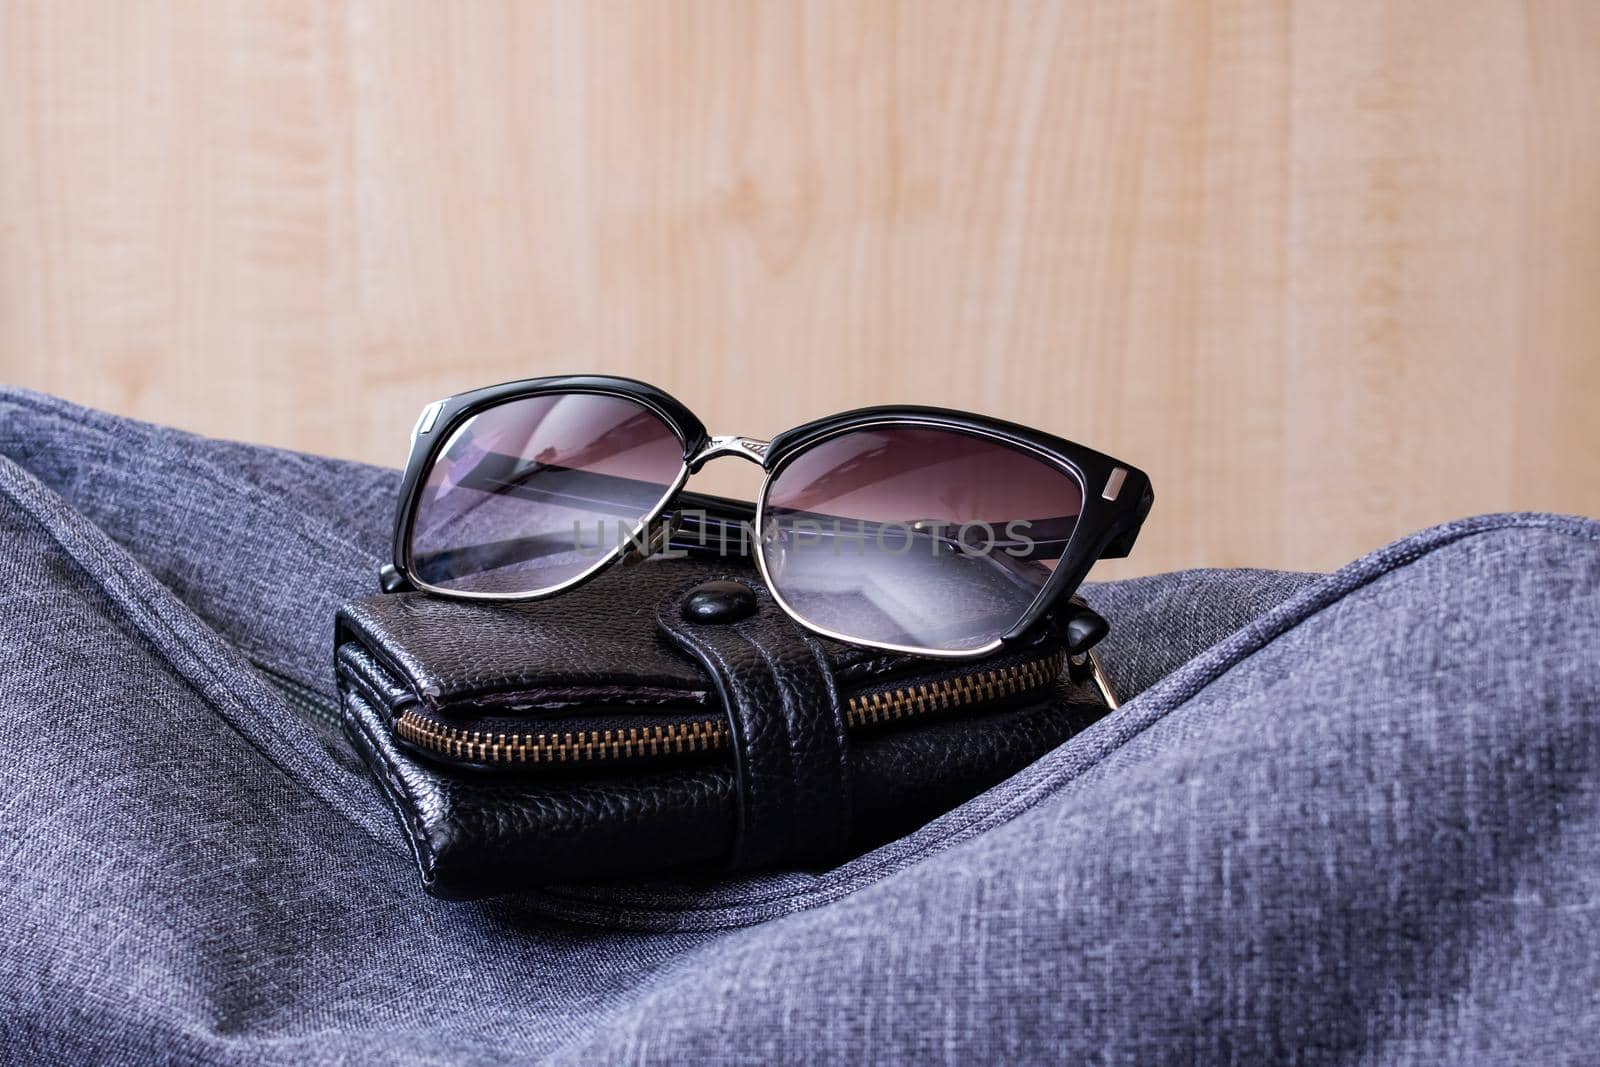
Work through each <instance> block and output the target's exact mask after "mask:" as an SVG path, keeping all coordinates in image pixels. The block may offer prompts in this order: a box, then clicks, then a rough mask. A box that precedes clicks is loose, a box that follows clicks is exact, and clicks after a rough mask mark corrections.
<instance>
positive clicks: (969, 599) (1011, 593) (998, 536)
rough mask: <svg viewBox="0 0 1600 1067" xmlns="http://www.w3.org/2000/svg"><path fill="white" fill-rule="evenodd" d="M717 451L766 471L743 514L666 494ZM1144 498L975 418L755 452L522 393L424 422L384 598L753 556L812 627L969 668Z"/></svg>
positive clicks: (852, 417) (635, 414) (910, 423)
mask: <svg viewBox="0 0 1600 1067" xmlns="http://www.w3.org/2000/svg"><path fill="white" fill-rule="evenodd" d="M722 456H737V457H739V458H741V459H744V460H748V461H750V462H752V463H755V464H758V465H759V466H760V467H761V468H762V469H763V470H765V471H766V480H765V482H764V483H763V484H762V487H761V492H760V494H759V496H758V497H757V500H756V503H755V508H754V511H753V513H752V512H751V511H750V509H749V505H748V504H742V503H741V502H738V501H732V500H728V499H725V498H719V497H710V496H703V495H699V494H693V493H686V492H683V486H684V483H685V482H686V481H687V480H688V478H689V475H690V474H692V473H694V472H695V471H698V470H699V469H700V468H701V467H702V466H703V465H704V464H706V463H707V462H709V461H710V460H712V459H716V458H719V457H722ZM1153 499H1154V496H1153V494H1152V493H1151V490H1150V482H1149V479H1147V478H1146V477H1145V475H1144V474H1143V473H1142V472H1141V471H1139V470H1137V469H1136V468H1134V467H1132V466H1129V465H1128V464H1126V463H1123V462H1121V461H1119V460H1115V459H1112V458H1111V457H1109V456H1105V455H1102V454H1101V453H1099V452H1095V451H1093V450H1091V449H1088V448H1084V447H1083V446H1082V445H1076V444H1073V443H1072V442H1070V441H1064V440H1062V439H1061V438H1059V437H1052V436H1050V435H1049V434H1044V433H1040V432H1038V431H1036V430H1031V429H1028V428H1027V427H1023V426H1018V425H1015V424H1013V423H1008V422H1001V421H999V420H997V419H990V418H985V417H983V416H980V415H970V414H965V413H962V412H956V411H946V410H943V409H939V408H925V407H875V408H864V409H861V410H859V411H851V412H846V413H845V414H841V415H834V416H830V417H828V418H825V419H819V420H817V421H815V422H809V423H806V424H805V425H803V426H799V427H796V428H795V429H792V430H786V431H784V432H783V433H781V434H779V435H778V436H777V437H774V438H773V439H772V440H771V441H758V440H753V439H751V438H747V437H722V436H712V435H709V434H707V433H706V430H705V427H704V426H703V425H701V423H700V421H699V420H698V419H697V418H695V416H694V415H693V414H692V413H691V412H690V411H689V410H688V409H687V408H685V407H684V406H683V405H682V404H680V403H679V402H678V401H676V400H674V399H673V398H672V397H670V396H668V395H667V394H666V393H664V392H662V391H661V390H659V389H656V388H654V387H653V386H650V385H646V384H645V383H643V382H636V381H632V380H630V379H627V378H611V377H601V376H579V377H556V378H533V379H529V380H526V381H520V382H510V383H507V384H505V385H497V386H491V387H489V388H486V389H478V390H474V391H473V392H469V393H461V394H459V395H457V396H452V397H450V398H448V399H446V400H440V401H437V402H435V403H432V404H429V405H428V406H427V407H426V408H425V409H424V410H423V412H422V416H421V418H420V419H419V420H418V421H417V425H416V428H415V429H414V430H413V432H412V437H411V455H410V458H409V460H408V461H407V463H406V470H405V478H404V480H403V482H402V485H401V494H400V506H399V509H398V513H397V515H396V518H395V530H394V562H393V566H392V567H385V568H384V587H385V588H386V589H388V590H391V591H393V590H397V589H404V588H414V589H419V590H424V591H426V592H429V593H434V594H437V595H439V596H443V597H455V598H460V599H467V600H512V601H523V600H537V599H541V598H544V597H550V596H554V595H556V594H558V593H561V592H564V591H566V590H568V589H571V588H573V587H574V586H576V585H578V584H580V583H581V582H584V581H586V580H588V579H590V578H592V577H594V576H595V575H596V574H598V573H600V571H602V570H604V569H605V568H607V567H608V566H610V565H611V564H613V563H617V562H619V561H621V562H622V563H624V564H628V563H631V562H636V561H638V560H640V559H644V558H647V557H649V556H652V555H655V554H657V553H660V552H663V551H666V552H669V553H673V552H676V553H694V554H698V553H716V554H730V553H738V554H751V555H754V557H755V561H756V564H757V566H758V567H759V568H760V571H761V575H762V577H763V579H764V580H765V582H766V584H767V588H768V589H769V590H770V592H771V593H772V597H773V599H774V600H775V601H776V602H777V604H778V606H779V607H780V608H782V609H783V610H784V611H785V612H786V613H787V614H788V615H789V616H790V617H791V618H793V619H794V620H795V621H796V622H797V623H799V624H800V625H801V626H804V627H806V628H807V629H808V630H811V631H813V632H815V633H818V634H822V635H823V636H826V637H831V638H834V639H836V640H840V641H845V642H849V643H851V644H855V645H862V646H866V647H869V648H878V649H886V650H889V651H894V652H904V653H911V654H916V655H925V656H941V657H948V658H955V659H960V658H974V657H978V656H983V655H987V654H988V653H991V652H993V651H995V650H996V649H998V648H1000V647H1001V646H1003V645H1005V644H1007V643H1010V642H1014V641H1018V640H1022V639H1023V638H1024V637H1025V636H1026V635H1028V634H1029V633H1030V632H1031V631H1032V629H1033V627H1034V626H1035V625H1036V624H1038V623H1040V622H1041V620H1044V619H1046V618H1049V617H1050V616H1051V613H1052V611H1053V610H1054V609H1055V608H1056V607H1057V606H1058V605H1063V604H1066V603H1067V602H1068V600H1069V599H1070V598H1071V596H1072V594H1073V593H1074V592H1075V591H1076V590H1077V588H1078V585H1079V583H1081V582H1082V581H1083V578H1084V575H1085V574H1086V573H1087V572H1088V570H1089V568H1090V566H1091V565H1092V564H1093V563H1094V561H1095V560H1097V559H1110V558H1120V557H1122V556H1126V555H1127V554H1128V552H1129V550H1130V549H1132V547H1133V542H1134V539H1135V538H1136V537H1137V536H1138V533H1139V527H1140V525H1141V524H1142V523H1143V521H1144V518H1145V515H1146V514H1148V513H1149V511H1150V505H1151V502H1152V500H1153Z"/></svg>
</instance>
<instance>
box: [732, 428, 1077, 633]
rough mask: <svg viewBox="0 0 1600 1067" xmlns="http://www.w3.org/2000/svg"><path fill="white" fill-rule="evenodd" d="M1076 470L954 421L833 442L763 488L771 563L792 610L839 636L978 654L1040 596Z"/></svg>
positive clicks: (1055, 557) (1073, 495) (1060, 547)
mask: <svg viewBox="0 0 1600 1067" xmlns="http://www.w3.org/2000/svg"><path fill="white" fill-rule="evenodd" d="M1082 506H1083V494H1082V491H1081V489H1080V488H1079V485H1078V481H1077V479H1076V478H1074V477H1073V476H1072V475H1071V474H1068V473H1067V472H1066V471H1064V470H1061V469H1060V468H1058V467H1056V466H1055V465H1053V464H1051V463H1048V462H1046V461H1045V460H1043V459H1040V458H1038V457H1037V456H1035V455H1034V454H1033V453H1031V452H1026V451H1023V450H1021V449H1019V448H1014V447H1012V446H1010V445H1006V444H1002V443H1001V442H999V441H995V440H992V439H990V438H987V437H978V436H974V435H971V434H966V433H961V432H958V431H955V430H937V429H923V428H915V427H905V426H900V427H877V428H872V429H863V430H855V431H851V432H848V433H844V434H840V435H839V436H837V437H832V438H829V439H827V440H825V441H822V442H821V443H819V444H817V445H816V446H814V447H813V448H810V449H808V450H807V451H805V452H804V453H802V454H801V455H799V456H797V457H796V458H794V459H792V460H790V461H789V462H787V463H786V464H785V465H784V466H783V467H782V469H781V470H780V471H779V472H778V474H777V476H776V477H775V478H773V479H772V481H771V483H770V484H769V485H768V487H767V492H766V497H765V504H764V508H763V513H762V530H761V543H762V553H763V559H764V561H765V562H766V565H767V571H768V574H769V577H770V578H771V580H772V585H773V588H774V590H775V591H776V592H777V594H778V595H779V596H780V597H781V598H782V599H783V601H784V603H785V604H787V605H788V606H789V608H790V610H792V611H793V612H794V613H795V614H797V615H798V616H800V617H801V618H803V619H805V620H806V621H807V622H809V623H811V624H812V625H815V626H819V627H821V628H823V629H825V630H829V631H832V632H833V633H836V634H839V635H840V636H842V637H846V638H850V639H854V640H858V641H872V642H876V643H879V644H887V645H899V646H902V647H907V648H916V649H926V650H928V651H945V652H960V651H970V650H972V649H977V648H981V647H983V646H984V645H987V644H990V643H991V642H993V641H995V640H997V639H998V638H999V637H1001V636H1002V635H1003V634H1004V633H1005V632H1006V631H1007V630H1009V629H1011V627H1012V626H1014V625H1015V624H1016V623H1017V622H1018V621H1019V620H1021V618H1022V617H1023V615H1025V614H1026V613H1027V610H1028V608H1029V607H1030V606H1031V605H1032V604H1033V602H1034V601H1035V600H1036V599H1037V598H1038V596H1039V591H1040V589H1041V588H1042V587H1043V586H1044V584H1045V581H1046V580H1047V579H1049V577H1050V575H1051V573H1052V572H1053V571H1054V569H1055V565H1056V563H1057V562H1058V561H1059V560H1060V558H1061V555H1062V552H1063V551H1064V549H1065V547H1066V544H1067V541H1068V540H1069V539H1070V538H1071V536H1072V531H1073V529H1074V528H1075V527H1076V525H1077V521H1078V513H1079V511H1080V510H1081V509H1082Z"/></svg>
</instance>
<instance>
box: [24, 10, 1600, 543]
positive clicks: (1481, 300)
mask: <svg viewBox="0 0 1600 1067" xmlns="http://www.w3.org/2000/svg"><path fill="white" fill-rule="evenodd" d="M581 370H601V371H611V372H622V373H628V374H633V375H637V376H640V377H644V378H647V379H650V380H652V381H654V382H656V383H658V384H660V385H663V386H665V387H667V388H668V389H669V390H671V391H673V392H675V393H676V394H678V395H679V396H680V397H681V398H682V399H684V400H685V401H686V402H688V403H690V404H691V405H692V406H693V407H695V408H696V409H697V410H698V411H700V412H701V413H702V414H703V415H704V416H705V419H706V421H707V423H708V424H709V425H710V426H711V427H712V428H713V430H714V431H718V432H741V433H746V434H750V435H758V436H766V435H769V434H771V433H773V432H775V431H777V430H778V429H780V428H782V427H784V426H786V425H790V424H792V423H795V422H798V421H800V420H803V419H805V418H808V417H811V416H814V415H818V414H822V413H826V412H829V411H833V410H837V409H841V408H844V407H848V406H854V405H860V404H867V403H878V402H889V401H915V402H930V403H938V404H945V405H949V406H960V407H970V408H975V409H979V410H984V411H988V412H992V413H996V414H1001V415H1005V416H1009V417H1011V418H1015V419H1019V420H1022V421H1026V422H1033V423H1037V424H1039V425H1041V426H1045V427H1049V428H1051V429H1054V430H1056V431H1058V432H1060V433H1063V434H1065V435H1066V436H1069V437H1073V438H1076V439H1078V440H1081V441H1083V442H1085V443H1089V444H1093V445H1095V446H1098V447H1100V448H1102V449H1104V450H1107V451H1110V452H1113V453H1115V454H1117V455H1120V456H1122V457H1125V458H1127V459H1129V460H1132V461H1134V462H1136V463H1140V464H1141V465H1143V466H1145V467H1146V468H1147V469H1148V470H1149V471H1150V473H1151V475H1152V477H1153V479H1154V481H1155V485H1156V489H1157V496H1158V500H1157V505H1156V511H1155V512H1154V514H1153V516H1152V520H1151V523H1150V525H1149V526H1148V527H1147V530H1146V534H1145V537H1144V539H1143V540H1142V541H1141V543H1140V547H1139V553H1138V556H1137V558H1136V559H1134V560H1133V561H1131V562H1130V563H1128V564H1124V565H1118V566H1117V567H1113V568H1110V569H1109V570H1108V571H1106V572H1104V573H1122V574H1127V573H1138V572H1147V571H1153V570H1161V569H1167V568H1174V567H1184V566H1194V565H1235V564H1250V565H1260V566H1279V567H1305V568H1322V567H1330V566H1334V565H1336V564H1338V563H1340V562H1343V561H1344V560H1346V559H1348V558H1350V557H1352V556H1354V555H1356V554H1358V553H1360V552H1362V551H1365V550H1367V549H1370V548H1372V547H1375V546H1377V545H1379V544H1381V543H1383V542H1385V541H1387V540H1389V539H1391V538H1393V537H1396V536H1398V535H1401V534H1403V533H1406V532H1408V531H1410V530H1412V529H1415V528H1417V527H1419V526H1422V525H1425V524H1428V523H1432V522H1435V521H1438V520H1441V519H1446V518H1449V517H1453V516H1457V515H1461V514H1465V513H1471V512H1479V511H1488V510H1497V509H1505V508H1548V509H1559V510H1566V511H1578V512H1587V513H1590V514H1595V513H1600V4H1597V3H1594V2H1591V0H1571V2H1567V3H1560V2H1532V3H1511V2H1487V0H1486V2H1476V0H1440V2H1433V3H1413V2H1407V3H1393V2H1389V0H1359V2H1354V0H1326V2H1317V3H1310V2H1307V3H1271V2H1259V3H1244V2H1233V3H1229V2H1215V3H1201V2H1183V3H1179V2H1167V3H1157V2H1138V3H1122V2H1104V3H1076V2H1072V3H1067V2H1063V3H1023V2H1016V3H998V2H991V3H976V2H940V0H908V2H906V3H899V4H895V3H860V2H855V0H848V2H846V0H841V2H828V3H823V2H806V3H800V2H794V3H778V2H751V3H710V2H703V3H702V2H684V3H661V2H649V3H643V2H641V3H636V4H619V3H582V2H579V0H569V2H549V3H523V2H513V0H457V2H451V3H444V2H430V3H424V2H420V0H388V2H382V0H349V2H326V0H275V2H242V0H188V2H178V0H172V2H167V0H159V2H158V0H130V2H112V0H104V2H99V3H91V2H83V0H0V379H4V380H5V381H9V382H13V383H21V384H25V385H28V386H33V387H36V388H40V389H45V390H49V391H52V392H56V393H60V394H64V395H66V396H68V397H71V398H73V399H76V400H80V401H84V402H87V403H91V404H96V405H100V406H104V407H107V408H111V409H113V410H116V411H121V412H126V413H130V414H134V415H138V416H141V417H145V418H150V419H156V420H161V421H164V422H171V423H176V424H178V425H181V426H186V427H190V428H193V429H196V430H200V431H204V432H206V433H212V434H223V435H228V436H234V437H241V438H247V439H252V440H258V441H265V442H271V443H274V444H280V445H289V446H293V447H297V448H304V449H311V450H315V451H319V452H327V453H333V454H337V455H343V456H351V457H359V458H361V459H366V460H372V461H375V462H387V463H398V462H399V461H400V460H401V459H402V457H403V448H402V444H403V440H404V437H405V434H406V431H407V430H408V429H409V427H410V425H411V422H412V420H413V418H414V416H415V414H416V412H417V410H418V409H419V408H420V407H421V406H422V405H423V403H425V402H426V401H428V400H430V399H432V398H434V397H436V396H439V395H443V394H445V393H448V392H452V391H456V390H459V389H463V388H467V387H471V386H475V385H480V384H485V383H488V382H491V381H497V380H501V379H506V378H512V377H523V376H528V375H534V374H542V373H550V372H557V371H581ZM745 466H746V465H743V464H735V465H733V467H734V470H733V471H732V472H729V473H724V474H723V475H721V476H719V478H718V479H716V480H714V481H713V482H712V483H711V484H710V485H708V486H707V487H708V488H713V489H722V490H724V491H727V490H730V489H732V490H736V491H737V490H741V489H751V488H753V485H750V484H747V483H745V482H744V481H742V480H741V479H743V478H746V477H748V476H749V474H753V473H754V470H753V468H751V469H750V471H749V472H748V474H747V473H745V472H743V470H742V468H743V467H745Z"/></svg>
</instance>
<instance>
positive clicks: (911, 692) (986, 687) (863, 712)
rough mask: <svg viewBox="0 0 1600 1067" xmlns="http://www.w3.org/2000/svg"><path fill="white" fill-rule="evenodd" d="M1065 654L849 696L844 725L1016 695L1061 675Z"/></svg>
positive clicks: (860, 723) (863, 723)
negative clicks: (957, 676)
mask: <svg viewBox="0 0 1600 1067" xmlns="http://www.w3.org/2000/svg"><path fill="white" fill-rule="evenodd" d="M1064 656H1065V653H1064V652H1055V653H1052V654H1050V655H1048V656H1045V657H1044V658H1042V659H1034V660H1028V661H1027V662H1026V663H1014V664H1012V665H1011V666H1009V667H995V668H992V669H990V670H987V671H983V672H981V673H979V674H969V675H965V676H963V677H961V678H945V679H943V680H941V681H937V682H926V683H923V684H922V685H916V686H906V687H904V688H901V689H890V690H888V691H886V692H878V693H862V694H860V695H857V696H853V697H851V698H850V703H849V706H848V707H847V708H846V709H845V725H847V726H849V727H851V728H852V729H854V728H859V727H862V726H870V725H873V724H875V723H880V722H894V721H895V720H897V719H904V718H911V717H915V716H918V715H930V714H933V713H934V712H939V711H948V710H950V709H952V708H959V707H963V706H965V705H967V704H971V703H974V702H975V701H977V700H980V699H981V700H999V699H1001V698H1002V697H1009V696H1015V695H1017V694H1018V693H1022V692H1026V691H1027V690H1029V689H1034V688H1037V687H1039V686H1042V685H1045V684H1046V683H1048V682H1053V681H1055V680H1056V679H1057V678H1059V677H1061V668H1062V659H1063V657H1064Z"/></svg>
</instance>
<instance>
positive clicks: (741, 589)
mask: <svg viewBox="0 0 1600 1067" xmlns="http://www.w3.org/2000/svg"><path fill="white" fill-rule="evenodd" d="M755 613H756V594H755V590H753V589H751V588H750V587H749V586H748V585H745V584H744V583H743V582H702V583H700V584H699V585H697V586H695V587H694V588H693V589H691V590H689V595H688V596H686V597H684V599H683V617H684V618H686V619H688V620H689V621H690V622H700V623H729V622H738V621H739V620H740V619H748V618H749V617H750V616H752V615H754V614H755Z"/></svg>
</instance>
